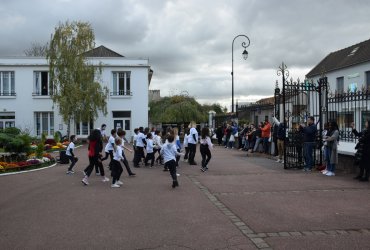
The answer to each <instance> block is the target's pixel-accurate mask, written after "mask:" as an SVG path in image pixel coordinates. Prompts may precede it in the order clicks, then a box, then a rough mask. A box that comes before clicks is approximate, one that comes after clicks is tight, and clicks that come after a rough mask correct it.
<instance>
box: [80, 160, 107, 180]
mask: <svg viewBox="0 0 370 250" xmlns="http://www.w3.org/2000/svg"><path fill="white" fill-rule="evenodd" d="M94 166H95V168H96V169H99V170H100V175H101V176H104V168H103V164H102V163H101V161H100V159H99V157H98V156H93V157H89V165H88V166H87V167H86V168H85V170H84V172H85V173H86V175H87V176H88V177H89V176H90V175H91V172H92V171H93V169H94Z"/></svg>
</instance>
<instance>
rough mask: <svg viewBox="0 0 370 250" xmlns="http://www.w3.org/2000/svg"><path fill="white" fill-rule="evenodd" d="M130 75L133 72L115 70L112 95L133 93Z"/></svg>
mask: <svg viewBox="0 0 370 250" xmlns="http://www.w3.org/2000/svg"><path fill="white" fill-rule="evenodd" d="M130 76H131V72H113V91H112V92H111V95H112V96H117V95H119V96H122V95H132V93H131V80H130Z"/></svg>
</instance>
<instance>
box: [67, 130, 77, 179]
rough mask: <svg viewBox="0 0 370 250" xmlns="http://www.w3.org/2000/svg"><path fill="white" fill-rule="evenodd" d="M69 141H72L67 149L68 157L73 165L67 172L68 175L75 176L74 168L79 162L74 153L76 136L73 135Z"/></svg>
mask: <svg viewBox="0 0 370 250" xmlns="http://www.w3.org/2000/svg"><path fill="white" fill-rule="evenodd" d="M69 141H70V143H69V145H68V147H67V150H66V155H67V157H68V159H69V160H70V161H71V165H70V166H69V168H68V170H67V174H74V173H75V172H74V171H73V167H74V165H75V164H76V162H77V161H78V158H77V157H76V156H75V155H74V154H73V151H74V149H75V144H74V142H75V141H76V136H75V135H71V137H70V140H69Z"/></svg>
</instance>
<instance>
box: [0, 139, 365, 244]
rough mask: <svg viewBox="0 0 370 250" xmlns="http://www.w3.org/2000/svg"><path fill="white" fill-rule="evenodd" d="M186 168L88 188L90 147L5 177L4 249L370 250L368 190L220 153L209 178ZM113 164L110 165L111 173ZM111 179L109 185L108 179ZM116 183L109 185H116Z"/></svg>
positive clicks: (93, 180) (1, 182)
mask: <svg viewBox="0 0 370 250" xmlns="http://www.w3.org/2000/svg"><path fill="white" fill-rule="evenodd" d="M197 150H198V152H197V155H196V160H197V162H198V166H190V165H189V164H188V163H186V162H183V161H181V162H180V166H179V168H178V173H179V174H180V176H179V177H178V179H179V184H180V186H179V187H178V188H174V189H173V188H172V187H171V184H172V181H171V178H170V174H169V172H164V171H162V169H163V166H160V165H159V166H155V167H153V168H149V167H141V168H133V166H132V161H131V160H132V158H133V155H132V154H130V153H127V156H128V159H129V160H130V161H129V162H130V165H131V168H132V170H133V171H134V172H135V173H136V174H137V176H136V177H128V174H127V172H126V171H125V170H124V172H123V178H122V181H123V183H124V184H123V185H122V187H121V188H111V187H110V184H111V183H110V182H102V181H101V177H100V176H95V175H94V174H93V175H91V177H90V180H89V182H90V185H88V186H84V185H83V184H82V183H81V179H82V178H83V173H82V170H83V169H84V168H85V167H86V166H87V164H88V158H87V146H83V147H81V148H78V149H76V154H77V156H78V157H79V161H78V163H77V164H76V167H75V171H76V172H75V174H73V175H66V170H67V167H68V165H61V164H57V165H56V166H54V167H51V168H48V169H44V170H40V171H34V172H29V173H22V174H16V175H10V176H0V186H1V188H0V246H1V247H0V248H1V249H225V250H226V249H326V250H327V249H370V185H369V183H361V182H358V181H355V180H353V176H351V175H349V174H346V173H341V172H340V171H339V172H338V173H337V175H336V176H335V177H327V176H323V175H322V174H320V173H319V172H316V171H314V172H311V173H305V172H302V171H300V170H284V169H283V166H282V164H280V163H276V162H275V160H274V159H270V158H271V157H266V156H264V155H260V154H257V155H249V156H247V154H246V153H245V152H242V151H238V150H235V149H225V148H223V147H215V148H214V150H213V151H212V159H211V162H210V163H209V170H208V171H207V172H205V173H203V172H202V171H200V165H199V163H200V153H199V146H198V148H197ZM107 165H108V162H105V166H107ZM109 174H110V173H109V171H108V170H107V175H109ZM109 177H110V176H109Z"/></svg>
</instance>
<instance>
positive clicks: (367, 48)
mask: <svg viewBox="0 0 370 250" xmlns="http://www.w3.org/2000/svg"><path fill="white" fill-rule="evenodd" d="M368 61H370V39H369V40H366V41H364V42H361V43H358V44H355V45H352V46H350V47H348V48H345V49H341V50H338V51H335V52H332V53H330V54H329V55H327V56H326V57H325V58H324V59H323V60H322V61H321V62H320V63H319V64H317V65H316V66H315V67H314V68H313V69H312V70H311V71H310V72H309V73H308V74H307V75H306V77H307V78H312V77H314V76H317V75H321V73H322V71H324V72H330V71H334V70H338V69H342V68H347V67H350V66H353V65H356V64H361V63H364V62H368Z"/></svg>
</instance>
